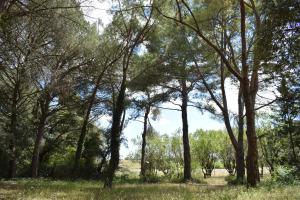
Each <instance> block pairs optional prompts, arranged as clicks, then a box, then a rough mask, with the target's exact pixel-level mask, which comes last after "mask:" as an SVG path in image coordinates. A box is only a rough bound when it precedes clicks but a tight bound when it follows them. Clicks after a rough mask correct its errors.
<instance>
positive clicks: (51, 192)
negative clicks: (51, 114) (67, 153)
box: [0, 162, 300, 200]
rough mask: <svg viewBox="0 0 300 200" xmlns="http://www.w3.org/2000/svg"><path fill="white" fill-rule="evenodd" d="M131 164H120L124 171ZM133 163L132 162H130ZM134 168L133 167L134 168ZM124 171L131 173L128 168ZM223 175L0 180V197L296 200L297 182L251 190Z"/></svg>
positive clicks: (38, 199)
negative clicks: (106, 181) (184, 180)
mask: <svg viewBox="0 0 300 200" xmlns="http://www.w3.org/2000/svg"><path fill="white" fill-rule="evenodd" d="M128 165H131V164H130V163H126V162H125V163H122V164H121V166H123V168H124V169H123V170H124V171H126V170H125V169H126V168H127V167H128ZM131 166H132V165H131ZM134 171H136V170H134ZM127 172H129V173H130V172H131V171H130V170H127ZM224 178H225V176H224V175H222V174H216V175H215V176H213V177H211V178H208V179H205V182H203V183H201V184H200V183H197V184H196V183H189V184H179V183H177V184H175V183H157V184H142V183H138V182H136V179H133V180H132V181H131V180H130V179H128V180H127V179H126V180H125V181H124V180H123V179H122V178H119V179H117V180H116V183H115V185H114V188H113V189H112V190H108V189H102V185H103V184H102V183H101V182H100V181H78V180H77V181H61V180H50V179H35V180H34V179H16V180H10V181H5V180H0V199H1V200H2V199H14V200H15V199H24V200H29V199H30V200H33V199H36V200H43V199H66V200H71V199H72V200H76V199H95V200H106V199H112V200H118V199H124V200H125V199H128V200H135V199H143V200H147V199H149V200H152V199H153V200H154V199H159V200H170V199H172V200H176V199H201V200H206V199H207V200H208V199H209V200H214V199H218V200H231V199H237V200H282V199H284V200H299V199H300V185H278V184H270V183H269V184H268V182H266V181H265V182H264V183H262V184H261V185H259V186H258V187H257V188H254V189H247V188H246V187H245V186H229V185H227V184H226V181H225V180H224Z"/></svg>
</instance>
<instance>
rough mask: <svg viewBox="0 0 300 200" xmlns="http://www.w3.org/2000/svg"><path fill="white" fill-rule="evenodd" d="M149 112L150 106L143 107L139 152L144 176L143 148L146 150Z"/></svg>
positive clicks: (142, 175) (143, 175)
mask: <svg viewBox="0 0 300 200" xmlns="http://www.w3.org/2000/svg"><path fill="white" fill-rule="evenodd" d="M149 113H150V106H147V107H146V109H145V115H144V130H143V134H142V152H141V154H142V155H141V173H140V174H141V177H142V178H144V177H145V172H146V168H145V150H146V143H147V142H146V140H147V129H148V116H149Z"/></svg>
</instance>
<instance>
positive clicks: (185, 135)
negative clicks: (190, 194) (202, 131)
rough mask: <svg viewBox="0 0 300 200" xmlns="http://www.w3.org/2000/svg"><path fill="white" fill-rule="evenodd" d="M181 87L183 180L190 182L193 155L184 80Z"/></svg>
mask: <svg viewBox="0 0 300 200" xmlns="http://www.w3.org/2000/svg"><path fill="white" fill-rule="evenodd" d="M181 87H182V91H181V99H182V105H181V116H182V142H183V161H184V172H183V180H184V181H190V180H191V179H192V175H191V154H190V142H189V130H188V118H187V103H188V91H187V86H186V81H185V80H182V83H181Z"/></svg>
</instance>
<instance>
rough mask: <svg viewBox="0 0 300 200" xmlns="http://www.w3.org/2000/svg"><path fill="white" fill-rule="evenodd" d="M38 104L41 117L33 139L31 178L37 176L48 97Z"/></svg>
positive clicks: (48, 102)
mask: <svg viewBox="0 0 300 200" xmlns="http://www.w3.org/2000/svg"><path fill="white" fill-rule="evenodd" d="M39 104H40V107H41V116H40V119H39V123H38V127H37V133H36V137H35V142H34V148H33V153H32V159H31V177H33V178H35V177H37V176H38V167H39V154H40V150H41V142H42V139H43V137H44V129H45V125H46V120H47V117H48V110H49V104H50V97H48V96H47V97H45V99H43V100H40V102H39Z"/></svg>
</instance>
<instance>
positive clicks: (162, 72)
mask: <svg viewBox="0 0 300 200" xmlns="http://www.w3.org/2000/svg"><path fill="white" fill-rule="evenodd" d="M80 3H81V2H80V1H76V0H69V1H62V0H55V1H39V0H37V1H9V0H8V1H2V2H1V4H0V17H1V19H0V44H1V49H0V72H1V73H0V86H1V87H0V94H1V96H0V113H1V115H0V119H1V121H0V128H1V129H0V131H1V132H0V138H1V140H0V142H1V148H0V157H1V158H0V160H1V163H0V165H1V172H0V174H1V176H3V177H7V178H13V177H16V176H31V177H38V176H52V177H55V176H57V177H73V178H76V177H79V176H84V177H89V178H91V177H92V178H96V177H98V178H103V180H104V185H105V187H112V182H113V178H114V174H115V171H116V170H117V168H118V164H119V159H120V152H119V149H120V144H121V142H122V141H123V140H124V137H123V135H122V131H123V129H124V128H125V127H126V125H127V124H128V122H129V121H130V120H133V119H137V118H138V119H142V121H143V124H144V128H143V130H141V131H142V141H141V177H142V178H144V177H145V176H146V173H147V166H146V161H147V159H148V158H147V156H149V155H147V154H148V153H147V152H148V149H147V148H148V146H147V137H148V131H149V127H150V124H149V118H150V117H154V118H155V116H157V114H159V108H160V107H161V104H162V103H164V102H170V103H172V104H174V105H176V106H178V109H175V110H178V111H179V112H181V115H182V140H181V142H182V149H181V153H182V156H183V159H182V162H183V177H182V180H183V181H190V180H192V163H193V162H194V159H196V158H194V152H193V151H192V150H191V146H190V138H189V130H188V118H187V115H188V112H187V110H188V109H187V108H188V107H189V106H193V107H197V108H198V109H199V110H201V111H208V112H210V113H211V114H212V115H214V116H215V117H216V118H219V119H220V120H223V121H224V124H225V127H226V131H227V134H228V136H229V139H230V143H231V145H232V148H233V151H234V153H233V154H234V162H235V166H236V167H235V170H236V177H237V180H240V182H243V180H244V178H245V169H247V170H246V172H247V183H248V184H249V185H250V186H255V185H256V184H257V182H259V170H258V167H259V157H260V156H259V151H258V149H259V146H258V140H259V139H263V140H264V143H266V144H272V142H271V143H270V141H273V140H274V141H275V140H276V142H278V144H279V145H282V146H281V147H284V148H285V149H284V150H283V152H281V153H280V155H282V156H280V157H278V156H277V159H279V160H276V162H274V166H275V165H277V164H279V165H286V164H287V165H289V166H294V167H296V170H295V172H299V143H300V141H299V123H298V121H299V105H300V103H299V99H300V97H299V93H300V92H299V82H300V81H299V77H300V76H299V72H300V70H299V23H298V21H299V20H298V19H299V13H300V12H299V7H298V4H297V1H293V0H290V1H285V2H278V1H257V2H256V1H252V0H250V1H243V0H240V1H231V0H228V1H218V0H213V1H205V0H203V1H183V0H182V1H163V2H162V1H126V0H124V1H119V3H117V4H115V5H114V6H113V8H112V10H111V11H110V12H111V15H112V16H113V18H112V22H111V23H110V24H109V25H108V26H107V27H105V29H104V30H103V31H101V32H99V31H98V29H97V25H90V24H89V23H88V22H87V21H86V20H85V18H84V13H83V11H82V10H81V5H80ZM229 85H234V87H235V88H236V90H237V91H238V98H237V99H236V102H235V103H233V104H236V107H237V110H238V113H232V112H231V110H230V109H229V103H230V104H232V102H228V101H229V100H228V97H227V96H228V95H230V94H229V91H228V90H229V89H228V86H229ZM267 89H271V90H272V91H274V93H275V94H274V98H275V97H276V98H275V100H274V99H268V97H266V96H264V95H263V94H262V93H263V92H264V91H266V90H267ZM178 102H180V103H178ZM271 105H274V106H273V108H272V111H273V112H272V113H273V114H272V116H271V117H270V119H271V121H272V123H271V124H272V125H271V127H272V128H271V129H269V130H274V132H273V131H271V132H270V133H268V134H262V136H259V135H258V131H257V129H256V128H257V125H258V123H257V119H256V116H257V110H259V109H261V108H264V107H267V106H271ZM103 116H106V117H107V116H108V117H110V119H111V120H110V125H109V127H108V128H107V130H106V129H104V128H103V127H102V128H101V125H100V126H99V119H101V117H103ZM199 120H201V118H199ZM235 130H236V131H235ZM275 130H276V131H275ZM199 137H200V140H201V137H206V135H199ZM212 138H214V137H212ZM193 142H194V141H193ZM195 143H198V142H195ZM199 143H201V142H200V141H199ZM246 146H247V148H245V147H246ZM265 146H267V147H268V148H266V149H264V151H263V152H264V154H265V157H269V156H270V153H269V151H270V152H272V153H274V151H271V150H270V149H269V148H271V147H270V145H265ZM202 154H204V153H202ZM266 154H268V156H266ZM269 160H271V161H268V163H269V162H273V160H272V159H269ZM275 163H276V164H275ZM202 165H203V164H202ZM224 166H225V165H224ZM274 166H273V168H274ZM207 169H208V168H207ZM84 171H85V173H83V172H84Z"/></svg>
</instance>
